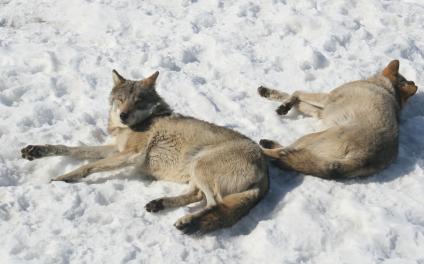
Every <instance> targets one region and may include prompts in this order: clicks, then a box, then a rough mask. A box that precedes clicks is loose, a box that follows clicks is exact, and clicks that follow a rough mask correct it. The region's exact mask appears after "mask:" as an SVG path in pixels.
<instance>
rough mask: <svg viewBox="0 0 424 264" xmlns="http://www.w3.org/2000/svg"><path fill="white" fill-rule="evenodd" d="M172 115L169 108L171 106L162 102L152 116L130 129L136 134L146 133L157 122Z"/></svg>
mask: <svg viewBox="0 0 424 264" xmlns="http://www.w3.org/2000/svg"><path fill="white" fill-rule="evenodd" d="M172 114H173V111H172V109H171V108H170V107H169V105H168V104H167V103H165V101H163V100H161V101H160V103H159V105H157V106H156V108H155V111H154V112H153V113H152V115H150V116H149V117H147V118H146V119H144V120H142V121H141V122H139V123H136V124H133V125H131V126H129V128H130V129H131V130H132V131H135V132H145V131H147V130H149V128H150V127H151V126H152V124H154V123H155V122H156V121H157V120H159V119H161V118H163V117H166V116H170V115H172Z"/></svg>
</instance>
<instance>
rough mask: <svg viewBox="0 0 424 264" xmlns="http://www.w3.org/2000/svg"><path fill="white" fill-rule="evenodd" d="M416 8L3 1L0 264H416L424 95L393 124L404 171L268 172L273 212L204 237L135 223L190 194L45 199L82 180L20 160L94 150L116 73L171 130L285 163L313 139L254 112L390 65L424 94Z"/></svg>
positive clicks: (422, 222) (127, 179) (287, 120)
mask: <svg viewBox="0 0 424 264" xmlns="http://www.w3.org/2000/svg"><path fill="white" fill-rule="evenodd" d="M423 13H424V4H423V2H422V1H421V0H408V1H395V0H384V1H379V0H353V1H352V0H335V1H333V0H319V1H318V0H304V1H295V0H280V1H278V0H273V1H260V2H259V1H247V0H235V1H222V0H210V1H196V0H175V1H166V0H156V1H136V0H132V1H131V0H114V1H112V0H86V1H83V0H74V1H66V0H56V1H53V0H38V1H24V0H0V120H1V122H0V145H1V146H2V147H1V149H0V161H1V162H0V237H1V239H0V259H1V262H2V263H178V262H183V261H184V262H187V263H199V262H205V263H264V262H267V263H387V264H389V263H390V264H394V263H424V172H423V170H424V137H423V136H422V135H424V107H423V105H424V94H423V93H422V92H421V91H420V88H419V92H418V94H417V95H416V96H414V97H413V98H412V99H411V100H410V102H409V104H408V105H407V106H406V108H405V109H404V112H403V115H402V118H401V138H400V154H399V158H398V159H397V160H396V162H395V163H394V164H393V165H392V166H390V168H388V169H387V170H384V171H383V172H381V173H379V174H377V175H375V176H373V177H370V178H368V179H365V180H352V181H348V182H335V181H325V180H321V179H318V178H314V177H310V176H304V175H299V174H296V173H293V172H286V171H280V170H278V169H277V168H274V167H271V168H270V179H271V188H270V191H269V193H268V195H267V196H266V198H265V199H264V200H263V201H262V202H261V203H259V204H258V205H257V206H256V207H255V208H254V209H253V210H252V211H251V213H250V214H249V215H248V216H246V217H245V218H243V219H242V220H241V221H240V222H239V223H237V224H236V225H235V226H234V227H232V228H229V229H225V230H220V231H217V232H214V233H212V234H209V235H206V236H202V237H190V236H185V235H183V234H181V233H180V232H179V231H178V230H177V229H176V228H175V227H173V225H172V224H173V223H174V222H175V221H176V220H177V219H178V218H179V217H181V216H182V215H184V214H186V213H187V212H191V211H194V210H196V209H198V206H196V205H194V206H189V207H185V208H179V209H176V210H169V211H166V212H163V213H159V214H151V213H148V212H146V211H145V210H144V208H143V207H144V205H145V204H146V203H147V202H148V201H150V200H152V199H154V198H158V197H161V196H163V195H174V194H178V193H180V192H182V191H183V190H184V189H185V186H183V185H179V184H175V183H169V182H156V181H149V180H148V179H143V178H141V177H140V176H139V175H136V174H135V173H134V171H133V170H132V169H124V170H120V171H115V172H109V173H101V174H96V175H92V176H90V177H89V178H88V179H87V180H85V181H83V182H80V183H75V184H67V183H63V182H57V183H49V179H51V178H53V177H55V176H59V175H61V174H63V173H65V172H67V171H69V170H71V169H73V168H76V167H77V166H79V165H80V164H81V163H80V162H76V161H72V160H70V159H66V158H57V157H54V158H48V159H42V160H37V161H32V162H29V161H27V160H23V159H22V158H21V157H20V149H21V148H22V147H24V146H25V145H27V144H41V143H49V144H67V145H81V144H88V145H98V144H104V143H105V142H107V141H108V140H110V139H109V138H108V136H107V133H106V124H107V113H108V109H109V105H108V95H109V92H110V89H111V88H112V79H111V78H112V77H111V71H112V69H117V70H118V71H119V72H120V73H122V74H123V75H124V76H125V77H128V78H131V79H141V78H143V77H144V76H148V75H149V74H152V73H153V72H154V71H156V70H159V71H160V76H159V79H158V88H157V89H158V92H159V93H160V94H161V95H162V96H163V97H164V98H165V99H166V100H167V102H168V103H169V104H170V105H171V106H172V107H173V108H174V109H175V110H176V111H177V112H180V113H182V114H187V115H191V116H195V117H198V118H201V119H204V120H208V121H210V122H214V123H217V124H220V125H224V126H227V127H230V128H233V129H235V130H237V131H240V132H242V133H243V134H245V135H247V136H249V137H251V138H253V139H254V140H256V141H258V140H259V139H261V138H270V139H275V140H278V141H279V142H281V143H282V144H284V145H287V144H290V143H291V142H293V141H294V140H296V139H297V138H299V137H300V136H302V135H304V134H306V133H310V132H312V131H317V130H318V129H319V125H320V124H319V121H317V120H314V119H311V118H305V117H302V116H297V115H294V114H289V116H288V117H284V118H282V117H278V116H277V115H276V114H275V112H274V110H275V108H276V107H277V105H278V104H277V103H273V102H269V101H265V100H264V99H263V98H260V97H259V96H258V95H257V92H256V88H257V87H258V86H259V85H267V86H270V87H275V88H278V89H281V90H283V91H286V92H293V91H295V90H298V89H303V90H308V91H329V90H331V89H332V88H335V87H336V86H338V85H340V84H342V83H344V82H347V81H351V80H355V79H361V78H366V77H367V76H369V75H371V74H373V73H375V72H376V71H378V70H379V69H381V68H382V67H383V66H384V65H385V64H387V63H388V62H389V61H390V60H391V59H394V58H398V59H400V62H401V72H402V73H403V74H404V75H405V76H406V77H407V78H408V79H411V80H414V81H415V83H416V84H417V85H418V86H419V87H420V86H422V85H423V84H424V77H423V76H422V75H421V74H420V73H421V72H423V70H424V53H423V50H424V29H423V25H424V16H423V15H422V14H423Z"/></svg>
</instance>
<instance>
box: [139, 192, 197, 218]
mask: <svg viewBox="0 0 424 264" xmlns="http://www.w3.org/2000/svg"><path fill="white" fill-rule="evenodd" d="M202 199H203V195H202V192H201V191H200V190H199V189H198V188H196V187H190V189H189V190H188V192H186V193H185V194H182V195H179V196H174V197H162V198H159V199H155V200H152V201H150V202H148V203H147V204H146V206H145V208H146V211H148V212H153V213H154V212H158V211H161V210H164V209H167V208H176V207H181V206H185V205H188V204H191V203H195V202H200V201H201V200H202Z"/></svg>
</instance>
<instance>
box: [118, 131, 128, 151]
mask: <svg viewBox="0 0 424 264" xmlns="http://www.w3.org/2000/svg"><path fill="white" fill-rule="evenodd" d="M129 134H130V130H129V129H121V131H120V132H119V133H117V134H116V137H115V146H116V148H117V149H118V151H119V152H122V151H123V150H124V149H125V146H126V145H127V141H128V136H129Z"/></svg>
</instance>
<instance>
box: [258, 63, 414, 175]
mask: <svg viewBox="0 0 424 264" xmlns="http://www.w3.org/2000/svg"><path fill="white" fill-rule="evenodd" d="M416 91H417V86H415V84H414V82H412V81H407V80H406V79H405V78H404V77H403V76H402V75H401V74H399V61H398V60H394V61H392V62H390V63H389V65H388V66H387V67H386V68H385V69H384V70H383V71H382V72H381V73H378V74H376V75H374V76H372V77H370V78H369V79H367V80H361V81H354V82H350V83H346V84H343V85H342V86H340V87H338V88H336V89H334V90H332V91H331V92H330V93H306V92H301V91H296V92H294V93H293V94H292V95H288V94H286V93H283V92H279V91H276V90H272V89H268V88H265V87H259V88H258V92H259V94H260V95H261V96H262V97H265V98H268V99H270V100H274V101H278V102H281V103H282V105H281V106H280V107H279V108H278V109H277V113H278V114H280V115H284V114H286V113H287V112H288V111H289V110H290V109H291V108H292V107H295V108H296V109H297V110H298V111H300V112H301V113H303V114H305V115H309V116H313V117H317V118H320V119H322V120H323V123H324V124H325V125H326V127H327V129H326V130H324V131H321V132H317V133H312V134H309V135H306V136H304V137H301V138H300V139H298V140H297V141H296V142H294V143H293V144H292V145H290V146H288V147H282V146H281V145H279V144H278V143H277V142H274V141H271V140H261V141H260V144H261V145H262V147H263V150H264V153H265V154H266V155H267V156H269V157H271V158H273V159H275V161H276V163H277V165H279V166H280V167H282V168H285V169H291V170H295V171H298V172H301V173H304V174H310V175H313V176H318V177H322V178H327V179H332V178H345V177H355V176H368V175H371V174H374V173H376V172H378V171H380V170H382V169H384V168H386V167H387V166H388V165H389V164H390V163H391V162H392V161H393V160H394V159H395V158H396V157H397V154H398V144H399V115H400V110H401V108H402V107H403V106H404V105H405V103H406V101H407V100H408V98H409V97H411V96H413V95H414V94H415V93H416Z"/></svg>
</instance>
